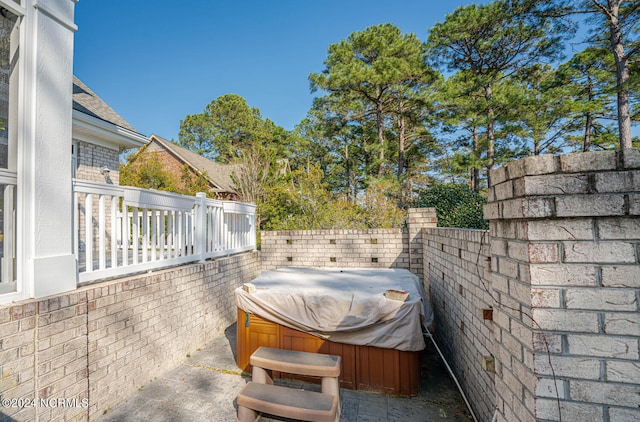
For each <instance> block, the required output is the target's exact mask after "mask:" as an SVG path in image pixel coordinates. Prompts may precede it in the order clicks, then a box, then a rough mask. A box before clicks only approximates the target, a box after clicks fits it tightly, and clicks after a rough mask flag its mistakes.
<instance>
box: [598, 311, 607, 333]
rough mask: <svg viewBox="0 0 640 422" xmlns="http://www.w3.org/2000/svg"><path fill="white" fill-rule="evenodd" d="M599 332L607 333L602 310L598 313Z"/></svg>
mask: <svg viewBox="0 0 640 422" xmlns="http://www.w3.org/2000/svg"><path fill="white" fill-rule="evenodd" d="M598 333H599V334H603V335H606V333H605V332H604V313H602V312H599V313H598Z"/></svg>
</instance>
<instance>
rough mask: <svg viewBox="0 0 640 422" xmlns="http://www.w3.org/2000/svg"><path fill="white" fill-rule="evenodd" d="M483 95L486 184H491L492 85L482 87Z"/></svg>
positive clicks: (493, 134) (492, 161)
mask: <svg viewBox="0 0 640 422" xmlns="http://www.w3.org/2000/svg"><path fill="white" fill-rule="evenodd" d="M484 97H485V100H486V101H487V143H488V145H487V186H491V184H490V183H491V180H490V178H491V169H493V164H494V162H495V149H496V146H495V144H496V140H495V129H494V122H495V111H494V109H493V104H492V102H493V87H492V86H491V85H487V86H486V87H485V89H484Z"/></svg>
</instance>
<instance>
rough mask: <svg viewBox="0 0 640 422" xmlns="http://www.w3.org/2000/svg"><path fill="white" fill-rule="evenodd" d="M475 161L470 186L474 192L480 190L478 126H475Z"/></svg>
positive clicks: (473, 135) (473, 133)
mask: <svg viewBox="0 0 640 422" xmlns="http://www.w3.org/2000/svg"><path fill="white" fill-rule="evenodd" d="M472 139H473V153H472V154H473V163H472V167H471V171H470V180H469V188H470V189H472V190H473V191H474V192H480V169H479V168H478V156H479V155H480V145H479V144H480V143H479V141H478V126H474V127H473V132H472Z"/></svg>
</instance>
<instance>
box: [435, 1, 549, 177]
mask: <svg viewBox="0 0 640 422" xmlns="http://www.w3.org/2000/svg"><path fill="white" fill-rule="evenodd" d="M525 6H526V5H525V4H524V3H521V2H518V1H506V0H497V1H494V2H492V3H488V4H485V5H475V4H473V5H469V6H464V7H460V8H458V9H456V10H455V11H454V12H453V13H452V14H449V15H447V16H446V18H445V21H444V22H439V23H436V25H434V27H433V28H431V30H430V32H429V39H428V46H429V54H430V60H431V61H432V62H433V63H441V64H442V65H444V66H446V67H447V68H448V69H449V70H453V71H457V70H466V71H469V72H471V73H472V74H473V75H474V76H475V79H476V82H477V84H478V86H479V87H481V88H482V89H483V92H484V101H485V104H486V108H485V111H484V113H485V117H486V122H485V123H486V136H487V142H488V143H487V169H491V168H492V167H493V165H494V162H495V155H496V149H495V148H496V145H495V140H496V136H495V124H496V108H495V104H494V98H493V97H494V92H493V90H494V87H495V84H496V83H497V82H498V81H499V80H501V79H503V78H505V77H510V76H512V75H513V74H515V73H518V72H520V71H522V70H523V69H526V68H528V67H529V66H531V65H533V64H535V63H539V62H541V61H543V60H545V59H552V58H555V57H556V56H557V55H558V54H559V47H560V44H559V38H558V37H555V36H554V28H553V26H552V22H551V21H550V20H549V19H548V18H547V17H545V16H543V15H537V14H536V15H534V14H530V13H527V12H528V10H529V8H528V6H526V7H525Z"/></svg>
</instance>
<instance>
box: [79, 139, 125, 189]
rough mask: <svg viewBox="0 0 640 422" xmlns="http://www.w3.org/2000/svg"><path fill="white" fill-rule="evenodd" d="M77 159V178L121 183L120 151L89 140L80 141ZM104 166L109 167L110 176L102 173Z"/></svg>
mask: <svg viewBox="0 0 640 422" xmlns="http://www.w3.org/2000/svg"><path fill="white" fill-rule="evenodd" d="M74 142H76V143H77V148H78V149H77V153H76V154H77V159H78V168H77V169H76V178H77V179H81V180H88V181H91V182H100V183H110V184H114V185H119V184H120V161H119V158H118V151H117V150H115V149H111V148H106V147H103V146H100V145H96V144H90V143H88V142H83V141H78V140H76V139H74ZM104 167H107V168H109V176H108V177H107V178H105V176H104V175H103V174H102V169H103V168H104Z"/></svg>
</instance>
